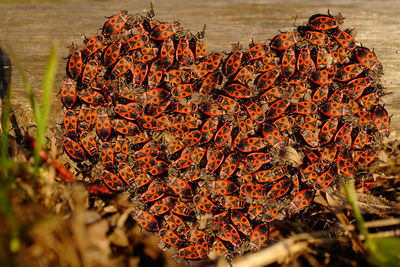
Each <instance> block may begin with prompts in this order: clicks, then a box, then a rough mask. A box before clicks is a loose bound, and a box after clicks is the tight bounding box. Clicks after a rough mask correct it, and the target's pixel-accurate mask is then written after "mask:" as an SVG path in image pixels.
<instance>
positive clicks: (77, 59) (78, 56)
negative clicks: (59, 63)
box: [67, 50, 83, 79]
mask: <svg viewBox="0 0 400 267" xmlns="http://www.w3.org/2000/svg"><path fill="white" fill-rule="evenodd" d="M82 70H83V60H82V52H81V51H79V50H73V51H72V52H71V55H70V56H69V58H68V62H67V74H68V76H69V77H71V78H72V79H77V78H78V77H79V75H80V74H81V72H82Z"/></svg>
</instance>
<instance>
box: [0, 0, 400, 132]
mask: <svg viewBox="0 0 400 267" xmlns="http://www.w3.org/2000/svg"><path fill="white" fill-rule="evenodd" d="M149 6H150V1H143V0H123V1H96V2H93V1H92V2H84V3H81V2H64V3H29V4H4V3H2V4H1V3H0V18H1V19H0V46H1V45H4V44H5V45H8V46H10V47H12V48H13V49H14V51H15V52H16V53H17V55H18V57H19V59H20V61H21V63H22V65H23V67H24V69H25V70H26V72H27V75H28V78H29V79H30V80H31V81H32V85H33V88H34V89H35V90H36V92H37V93H39V90H40V86H41V80H42V77H43V73H44V68H45V64H46V56H47V53H48V50H49V45H50V43H51V41H52V40H53V39H58V40H59V41H60V43H61V48H60V65H59V73H58V75H57V81H56V85H57V88H59V87H60V86H61V83H62V79H63V76H64V73H65V68H64V66H65V57H67V55H68V49H67V48H66V47H67V46H68V45H70V44H71V42H74V43H76V44H79V45H80V46H82V37H83V34H85V33H86V34H88V35H89V36H90V35H91V34H94V33H96V32H97V31H99V30H100V27H101V26H102V25H103V23H104V21H105V16H110V15H112V14H115V13H118V12H119V11H120V10H128V11H129V12H130V13H137V12H141V11H143V10H144V9H146V8H149ZM328 9H329V10H330V12H331V13H333V14H336V13H337V12H341V13H342V15H343V16H344V17H345V18H346V20H345V24H344V25H343V27H349V28H356V29H357V32H358V34H357V37H356V39H357V41H358V42H359V43H362V44H363V45H364V46H367V47H369V48H374V49H375V53H376V55H377V56H378V58H379V60H380V61H381V62H382V64H383V66H384V72H385V75H384V76H383V79H382V81H383V85H384V86H385V87H387V91H388V93H390V94H388V95H387V96H385V97H384V98H383V101H384V102H385V103H386V104H385V106H386V108H387V109H388V111H389V113H391V114H393V117H392V126H391V127H392V132H393V133H394V135H393V137H395V136H396V134H395V132H398V131H399V130H400V16H399V14H400V1H396V0H386V1H376V0H375V1H346V0H335V1H318V0H311V1H308V0H307V1H295V0H290V1H278V0H253V1H246V0H231V1H229V0H225V1H223V0H202V1H189V0H187V1H180V0H168V1H158V2H156V3H155V10H156V15H157V18H159V19H161V20H166V21H171V20H179V21H180V22H181V23H182V25H183V26H184V27H186V28H190V29H192V30H196V31H200V30H201V29H202V27H203V24H207V31H206V39H205V40H206V41H207V44H208V48H209V49H210V50H217V51H224V50H225V51H229V50H230V49H231V44H233V43H237V42H240V43H241V44H242V45H243V46H244V47H246V46H247V44H248V43H249V42H250V41H251V39H252V38H254V40H255V41H262V40H269V39H271V38H272V37H273V36H274V35H276V34H277V33H278V30H282V31H286V30H292V29H293V24H294V22H295V18H296V22H297V23H302V22H304V21H306V20H307V18H308V17H309V16H310V15H312V14H315V13H326V12H327V10H328ZM12 88H13V94H12V103H13V107H14V109H27V111H28V109H29V105H28V104H27V103H28V99H27V97H26V94H25V89H24V87H23V83H22V80H21V78H20V76H19V75H18V74H17V72H16V71H13V76H12ZM55 91H58V90H55ZM57 98H58V97H57V96H56V92H55V93H54V98H53V99H54V103H53V108H55V109H57V108H59V107H60V106H61V104H60V101H59V100H58V99H57ZM27 114H28V112H27ZM53 118H54V116H53ZM52 122H53V123H54V120H52Z"/></svg>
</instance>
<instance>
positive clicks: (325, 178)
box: [61, 10, 389, 259]
mask: <svg viewBox="0 0 400 267" xmlns="http://www.w3.org/2000/svg"><path fill="white" fill-rule="evenodd" d="M341 23H342V18H341V17H340V16H337V17H334V16H332V15H330V14H328V15H322V14H317V15H313V16H311V17H310V18H309V21H308V23H306V24H304V25H303V26H299V27H297V29H296V30H295V31H294V32H284V33H280V34H279V35H277V36H275V37H274V38H273V39H272V41H270V42H262V43H251V44H250V45H249V49H247V50H243V49H242V48H241V46H240V45H237V46H235V47H234V48H233V51H232V52H230V53H220V52H213V53H207V49H206V44H205V42H204V40H203V37H204V30H203V31H202V32H199V33H196V34H192V33H191V32H190V31H188V30H186V29H182V28H181V27H180V26H179V25H178V24H177V23H165V22H160V21H158V20H156V19H155V17H154V13H153V11H152V10H151V11H150V12H149V13H148V14H147V15H145V16H142V15H128V14H127V12H121V13H120V14H118V15H115V16H113V17H110V18H109V19H108V20H107V21H106V22H105V24H104V26H103V28H102V32H101V33H99V34H96V35H94V36H91V37H90V38H87V40H86V41H85V42H84V47H83V48H82V49H80V50H79V49H78V48H77V47H74V48H73V49H72V52H71V54H70V56H69V58H68V62H67V67H66V70H67V75H68V78H66V79H65V81H64V84H63V86H62V89H61V99H62V102H63V104H64V106H65V111H64V112H65V114H64V132H65V135H64V136H63V141H62V144H63V146H64V148H65V151H66V152H67V153H68V154H69V156H70V158H71V159H73V160H76V161H79V162H87V164H88V165H89V166H92V167H94V166H97V167H98V169H100V170H101V171H99V174H100V175H99V176H97V177H101V182H100V183H97V184H94V185H91V186H90V187H89V190H90V191H91V192H93V193H102V194H115V193H118V192H121V191H122V190H130V192H132V198H133V199H136V200H137V202H138V203H139V204H138V205H137V207H138V209H137V210H135V211H134V212H133V218H134V219H135V220H136V221H137V223H138V224H139V225H140V226H142V227H143V228H145V229H146V230H148V231H152V232H158V234H159V236H160V238H161V239H162V240H163V242H165V244H167V245H168V246H173V247H177V248H178V254H179V256H180V257H182V258H186V259H202V258H205V257H206V256H207V255H208V253H209V251H211V250H214V251H215V252H216V253H218V254H219V255H222V256H224V257H226V258H230V257H231V256H232V255H233V254H235V253H237V252H244V251H248V250H257V249H259V248H260V247H261V246H263V244H264V243H265V242H266V241H267V240H268V234H269V226H268V224H269V223H270V222H271V221H273V220H274V219H275V218H276V216H277V214H278V213H279V212H281V213H295V212H297V211H299V210H301V209H303V208H305V207H306V206H308V205H309V204H310V202H312V200H313V197H314V195H315V193H316V192H317V191H319V190H324V189H325V188H327V187H329V186H330V185H332V184H336V183H337V181H338V180H340V179H346V178H349V177H352V176H354V175H355V173H356V170H357V168H359V167H362V166H366V165H368V164H370V163H371V162H372V161H374V160H375V158H376V156H377V152H376V151H375V149H374V148H376V146H377V145H379V142H380V140H381V139H382V137H384V136H387V135H388V134H389V129H388V128H389V117H388V113H387V111H386V110H385V109H384V108H383V106H382V105H381V101H380V96H381V95H382V94H383V92H382V91H383V90H382V87H381V85H380V84H379V82H380V80H379V78H380V76H381V75H382V67H381V65H380V63H379V61H378V60H377V58H376V56H375V54H374V53H373V52H372V51H370V50H369V49H368V48H365V47H362V46H359V45H357V44H356V42H355V40H354V38H353V37H352V35H351V32H350V31H348V30H341V29H339V24H341ZM288 146H290V147H292V148H294V149H296V151H297V152H298V153H299V154H300V155H301V157H302V163H301V164H300V166H298V165H296V163H294V162H292V161H284V160H283V159H282V158H281V157H280V155H281V151H282V150H284V149H285V147H288ZM93 169H95V168H93ZM94 177H96V176H95V175H94ZM279 203H280V204H279ZM282 203H284V204H282ZM196 214H197V215H198V214H210V215H212V216H211V218H212V219H210V221H209V223H208V224H207V227H206V228H205V229H196V226H195V225H196V224H195V223H194V222H195V221H196V219H195V218H196Z"/></svg>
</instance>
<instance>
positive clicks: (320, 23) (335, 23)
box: [308, 14, 339, 31]
mask: <svg viewBox="0 0 400 267" xmlns="http://www.w3.org/2000/svg"><path fill="white" fill-rule="evenodd" d="M308 24H309V25H310V26H311V27H313V28H314V29H315V30H317V31H327V30H331V29H335V28H337V27H339V20H338V19H336V18H334V17H332V16H330V15H322V14H317V15H313V16H311V17H310V19H309V20H308Z"/></svg>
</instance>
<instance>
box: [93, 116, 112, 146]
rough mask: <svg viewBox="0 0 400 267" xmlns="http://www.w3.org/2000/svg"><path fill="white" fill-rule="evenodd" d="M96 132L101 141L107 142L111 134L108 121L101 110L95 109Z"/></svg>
mask: <svg viewBox="0 0 400 267" xmlns="http://www.w3.org/2000/svg"><path fill="white" fill-rule="evenodd" d="M96 132H97V135H98V136H99V137H100V138H101V139H102V140H107V139H108V137H109V136H110V134H111V122H110V119H109V117H108V114H107V113H106V111H105V110H104V109H102V108H97V110H96Z"/></svg>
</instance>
